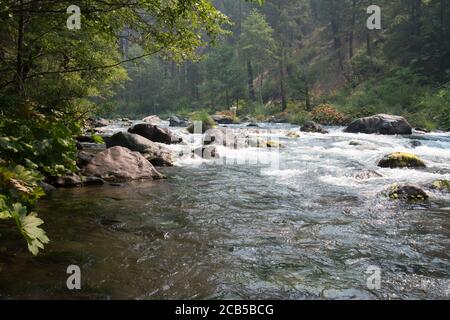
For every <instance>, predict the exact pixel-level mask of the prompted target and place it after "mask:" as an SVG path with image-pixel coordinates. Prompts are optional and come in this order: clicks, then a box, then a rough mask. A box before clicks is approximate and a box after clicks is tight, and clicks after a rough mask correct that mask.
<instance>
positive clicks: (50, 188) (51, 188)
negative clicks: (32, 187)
mask: <svg viewBox="0 0 450 320" xmlns="http://www.w3.org/2000/svg"><path fill="white" fill-rule="evenodd" d="M38 186H39V187H41V188H42V190H44V192H45V193H51V192H53V191H55V190H56V188H55V187H54V186H52V185H51V184H48V183H46V182H44V181H40V182H38Z"/></svg>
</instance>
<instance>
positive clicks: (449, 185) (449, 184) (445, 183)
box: [431, 179, 450, 192]
mask: <svg viewBox="0 0 450 320" xmlns="http://www.w3.org/2000/svg"><path fill="white" fill-rule="evenodd" d="M431 188H432V189H435V190H439V191H446V192H450V181H449V180H442V179H438V180H435V181H434V182H433V183H432V185H431Z"/></svg>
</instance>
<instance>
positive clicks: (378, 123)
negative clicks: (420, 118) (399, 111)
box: [344, 114, 412, 135]
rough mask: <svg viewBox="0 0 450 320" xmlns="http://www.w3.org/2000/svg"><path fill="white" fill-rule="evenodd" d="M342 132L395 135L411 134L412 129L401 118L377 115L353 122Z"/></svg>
mask: <svg viewBox="0 0 450 320" xmlns="http://www.w3.org/2000/svg"><path fill="white" fill-rule="evenodd" d="M344 131H345V132H348V133H367V134H372V133H378V134H385V135H395V134H412V127H411V125H410V124H409V123H408V121H406V119H405V118H403V117H400V116H391V115H387V114H377V115H375V116H371V117H366V118H361V119H357V120H355V121H353V122H352V123H351V124H350V125H349V126H348V127H347V128H346V129H345V130H344Z"/></svg>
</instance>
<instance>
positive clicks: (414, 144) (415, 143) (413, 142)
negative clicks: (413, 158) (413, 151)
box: [409, 140, 422, 148]
mask: <svg viewBox="0 0 450 320" xmlns="http://www.w3.org/2000/svg"><path fill="white" fill-rule="evenodd" d="M409 144H410V145H411V147H413V148H417V147H420V146H421V145H422V142H420V141H419V140H412V141H411V142H410V143H409Z"/></svg>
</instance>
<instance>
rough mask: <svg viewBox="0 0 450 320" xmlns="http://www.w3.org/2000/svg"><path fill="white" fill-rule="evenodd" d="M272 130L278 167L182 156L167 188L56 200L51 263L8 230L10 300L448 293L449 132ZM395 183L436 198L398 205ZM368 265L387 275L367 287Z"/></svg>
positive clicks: (1, 287)
mask: <svg viewBox="0 0 450 320" xmlns="http://www.w3.org/2000/svg"><path fill="white" fill-rule="evenodd" d="M269 129H270V132H271V133H270V134H271V135H272V136H273V137H275V138H277V139H279V141H280V142H281V143H282V144H283V145H284V148H282V149H280V151H279V153H277V158H276V159H277V161H278V162H277V165H276V166H274V165H273V163H272V164H267V163H256V161H254V160H255V159H256V158H257V157H260V158H261V159H264V157H266V158H268V159H274V158H272V155H273V152H274V151H270V150H261V149H255V148H248V149H239V150H225V147H220V148H219V153H220V154H221V155H222V156H224V155H226V158H227V163H218V162H217V161H216V162H214V161H212V160H202V159H191V158H189V157H188V158H183V159H180V160H178V161H177V165H176V166H175V167H172V168H164V169H161V171H162V172H163V173H164V174H165V175H167V177H168V179H166V180H162V181H137V182H130V183H126V184H123V185H121V186H117V185H106V186H94V187H85V188H74V189H59V190H57V191H56V192H53V193H52V194H51V195H50V196H48V197H47V198H45V199H44V200H42V201H41V202H40V204H39V206H38V208H37V211H38V213H39V215H40V216H41V217H42V218H43V219H44V220H45V224H44V225H43V226H44V228H45V230H46V231H47V234H48V235H49V237H50V239H51V243H50V244H49V245H47V247H46V249H45V251H43V253H42V254H40V255H39V256H37V257H32V256H31V255H30V254H29V253H28V252H27V251H26V248H25V246H24V245H23V240H22V239H20V237H18V236H14V235H13V234H10V233H9V231H8V229H0V233H1V234H2V235H3V238H4V239H2V241H1V242H0V297H1V298H26V299H33V298H50V299H53V298H65V299H76V298H89V299H130V298H132V299H177V298H179V299H215V298H217V299H382V298H383V299H447V298H449V297H450V260H449V252H450V251H449V248H450V209H449V207H450V194H448V193H447V194H445V193H440V192H437V191H433V190H431V189H427V188H426V186H427V184H429V183H431V182H432V181H434V180H435V179H450V134H448V133H447V134H444V133H432V134H426V135H413V136H409V137H402V136H379V135H363V134H361V135H356V134H347V133H343V132H342V128H331V129H330V134H328V135H321V134H307V133H301V135H300V138H287V137H286V133H287V132H289V131H298V127H297V128H295V127H293V126H289V125H265V129H252V130H254V132H255V133H258V134H268V132H269ZM119 130H120V128H119ZM234 130H237V131H243V130H249V129H244V128H241V129H239V128H238V127H236V128H235V129H234ZM176 131H178V132H179V134H182V135H184V133H183V132H182V131H183V130H182V129H176ZM184 137H185V138H187V137H188V136H187V135H184ZM191 137H194V136H191ZM350 142H352V143H350ZM195 143H198V137H197V138H194V141H191V142H190V143H189V144H195ZM191 147H192V146H191V145H178V146H173V147H172V148H173V149H174V151H176V152H180V151H182V150H183V149H189V150H190V149H191ZM393 151H408V152H412V153H414V154H417V155H418V156H420V157H421V158H422V159H423V160H424V161H425V162H426V163H427V168H426V169H421V170H410V169H382V168H378V167H377V166H376V164H377V162H378V160H379V159H380V158H382V157H383V156H384V155H385V154H387V153H390V152H393ZM245 160H247V162H245ZM261 162H264V161H261ZM394 183H401V184H413V185H418V186H422V187H424V188H425V190H426V192H427V193H428V194H429V195H430V199H429V201H428V202H426V203H423V204H417V203H416V204H414V203H404V202H397V201H391V200H389V199H387V198H386V197H385V196H384V195H383V191H384V190H386V189H387V188H388V187H389V186H390V185H392V184H394ZM71 264H75V265H78V266H80V268H81V274H82V288H81V290H75V291H69V290H68V289H67V288H66V279H67V277H68V275H67V274H66V269H67V267H68V266H69V265H71ZM370 266H376V267H379V268H380V270H381V287H380V288H379V289H373V288H369V287H368V286H367V279H368V277H369V276H370V274H368V273H367V270H368V268H369V267H370Z"/></svg>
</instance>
